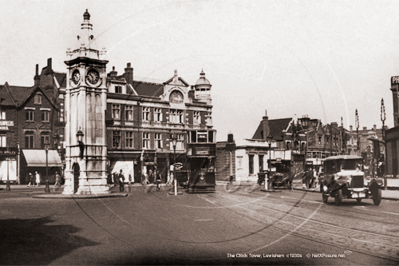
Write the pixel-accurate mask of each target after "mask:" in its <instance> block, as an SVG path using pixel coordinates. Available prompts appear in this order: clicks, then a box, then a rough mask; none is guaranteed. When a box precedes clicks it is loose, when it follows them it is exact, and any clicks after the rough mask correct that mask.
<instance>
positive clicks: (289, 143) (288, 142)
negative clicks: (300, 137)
mask: <svg viewBox="0 0 399 266" xmlns="http://www.w3.org/2000/svg"><path fill="white" fill-rule="evenodd" d="M290 149H291V142H290V141H287V150H290Z"/></svg>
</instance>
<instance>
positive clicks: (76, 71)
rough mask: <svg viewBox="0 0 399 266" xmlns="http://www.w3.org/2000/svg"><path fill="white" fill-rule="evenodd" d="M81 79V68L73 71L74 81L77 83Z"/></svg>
mask: <svg viewBox="0 0 399 266" xmlns="http://www.w3.org/2000/svg"><path fill="white" fill-rule="evenodd" d="M79 81H80V73H79V70H77V69H76V70H74V71H73V73H72V82H73V83H74V84H75V85H77V84H78V83H79Z"/></svg>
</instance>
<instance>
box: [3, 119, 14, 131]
mask: <svg viewBox="0 0 399 266" xmlns="http://www.w3.org/2000/svg"><path fill="white" fill-rule="evenodd" d="M13 126H14V121H6V120H3V121H0V130H9V128H8V127H13Z"/></svg>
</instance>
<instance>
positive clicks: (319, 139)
mask: <svg viewBox="0 0 399 266" xmlns="http://www.w3.org/2000/svg"><path fill="white" fill-rule="evenodd" d="M319 144H321V136H319Z"/></svg>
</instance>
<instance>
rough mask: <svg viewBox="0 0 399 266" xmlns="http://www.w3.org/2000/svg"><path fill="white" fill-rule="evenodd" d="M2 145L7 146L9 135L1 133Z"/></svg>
mask: <svg viewBox="0 0 399 266" xmlns="http://www.w3.org/2000/svg"><path fill="white" fill-rule="evenodd" d="M0 147H7V136H6V135H0Z"/></svg>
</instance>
